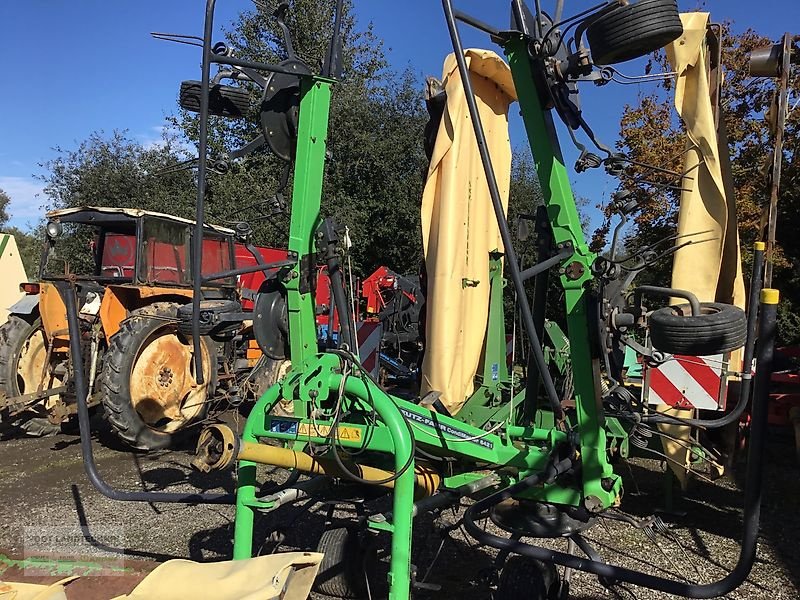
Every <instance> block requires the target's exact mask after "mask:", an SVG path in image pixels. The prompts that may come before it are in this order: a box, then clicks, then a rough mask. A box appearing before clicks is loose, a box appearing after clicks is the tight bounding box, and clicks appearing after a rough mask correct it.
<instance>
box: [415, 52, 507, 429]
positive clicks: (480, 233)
mask: <svg viewBox="0 0 800 600" xmlns="http://www.w3.org/2000/svg"><path fill="white" fill-rule="evenodd" d="M465 56H466V59H467V64H468V68H469V72H470V80H471V81H472V85H473V88H474V90H475V96H476V98H475V100H476V103H477V105H478V111H479V114H480V117H481V122H482V123H483V127H484V131H485V133H486V142H487V146H488V149H489V153H490V155H491V158H492V166H493V168H494V173H495V176H496V178H497V185H498V187H499V189H500V195H501V199H502V201H503V204H504V207H505V206H506V204H507V203H508V187H509V181H510V178H511V144H510V142H509V137H508V107H509V104H510V103H511V102H512V101H514V100H515V99H516V92H515V90H514V82H513V79H512V77H511V70H510V69H509V68H508V65H507V64H506V63H505V62H504V61H503V59H501V58H500V57H499V56H498V55H497V54H495V53H494V52H490V51H488V50H476V49H470V50H467V51H466V52H465ZM442 82H443V84H444V88H445V91H446V92H447V106H446V108H445V112H444V116H443V117H442V122H441V125H440V127H439V131H438V133H437V136H436V143H435V145H434V148H433V155H432V157H431V164H430V168H429V169H428V178H427V181H426V183H425V191H424V193H423V195H422V242H423V246H424V248H425V267H426V270H427V277H428V292H427V299H426V304H427V307H428V313H427V324H426V350H425V359H424V361H423V365H422V385H421V391H420V394H421V395H422V396H424V395H425V394H427V393H428V392H430V391H437V392H440V393H441V396H440V400H441V401H442V403H443V404H444V405H445V406H446V407H447V410H448V411H449V412H450V413H451V414H456V413H457V412H458V411H459V410H460V409H461V407H462V406H463V405H464V402H465V401H466V399H467V398H468V397H469V396H470V395H471V394H472V392H473V390H474V383H473V380H474V378H475V373H476V372H477V369H478V365H479V363H480V360H481V352H482V350H483V339H484V336H485V335H486V322H487V319H488V309H489V252H491V251H493V250H500V251H502V249H503V244H502V242H501V240H500V232H499V230H498V227H497V221H496V219H495V215H494V210H493V208H492V202H491V198H490V196H489V190H488V187H487V183H486V176H485V175H484V171H483V166H482V165H481V160H480V155H479V154H478V146H477V143H476V142H475V134H474V131H473V128H472V120H471V119H470V116H469V111H468V108H467V103H466V99H465V95H464V88H463V85H462V83H461V77H460V76H459V72H458V68H457V64H456V60H455V55H454V54H451V55H450V56H448V57H447V58H446V59H445V61H444V67H443V75H442ZM465 282H470V285H464V283H465Z"/></svg>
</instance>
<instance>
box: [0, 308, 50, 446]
mask: <svg viewBox="0 0 800 600" xmlns="http://www.w3.org/2000/svg"><path fill="white" fill-rule="evenodd" d="M46 362H47V341H46V339H45V335H44V329H43V328H42V320H41V318H35V319H33V320H31V321H28V320H26V319H23V318H22V317H20V316H17V315H10V316H9V317H8V321H6V322H5V323H4V324H3V325H2V327H0V392H2V393H3V394H5V395H6V397H7V398H14V397H16V396H21V395H22V394H30V393H33V392H36V391H37V390H38V389H39V386H40V385H41V388H42V389H43V390H47V389H50V388H54V387H59V386H61V385H63V384H62V381H61V380H60V379H58V378H57V377H56V376H55V375H53V374H52V370H51V369H49V368H48V369H45V367H46V364H45V363H46ZM43 378H44V380H43ZM57 398H58V397H57V396H51V397H49V398H45V399H43V400H41V401H39V402H38V403H36V404H35V405H33V406H31V407H30V409H29V410H26V411H25V412H24V413H20V414H18V415H15V416H14V417H12V418H11V419H10V420H9V424H10V425H11V426H12V427H14V428H15V429H19V430H21V431H23V432H25V433H26V434H28V435H31V436H35V437H44V436H48V435H55V434H56V433H59V432H60V431H61V425H59V424H56V423H52V422H51V421H50V420H49V419H48V418H47V412H48V406H49V405H50V403H52V402H53V401H54V400H57Z"/></svg>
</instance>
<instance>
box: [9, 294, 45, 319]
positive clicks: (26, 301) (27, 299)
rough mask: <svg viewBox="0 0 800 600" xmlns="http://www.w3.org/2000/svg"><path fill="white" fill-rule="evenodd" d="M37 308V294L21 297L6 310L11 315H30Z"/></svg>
mask: <svg viewBox="0 0 800 600" xmlns="http://www.w3.org/2000/svg"><path fill="white" fill-rule="evenodd" d="M38 308H39V294H29V295H27V296H23V297H22V298H20V299H19V300H17V301H16V302H15V303H14V304H12V305H11V306H10V307H9V308H8V312H9V313H11V314H12V315H32V314H33V311H35V310H37V309H38Z"/></svg>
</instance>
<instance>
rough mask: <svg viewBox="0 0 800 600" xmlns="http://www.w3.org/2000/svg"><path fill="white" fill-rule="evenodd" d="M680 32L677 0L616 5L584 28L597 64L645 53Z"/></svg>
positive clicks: (618, 60) (672, 38)
mask: <svg viewBox="0 0 800 600" xmlns="http://www.w3.org/2000/svg"><path fill="white" fill-rule="evenodd" d="M681 35H683V25H682V23H681V18H680V15H679V13H678V3H677V0H639V1H638V2H635V3H632V4H628V5H626V6H619V7H618V8H615V9H613V10H611V11H610V12H608V13H606V14H605V15H603V16H601V17H599V18H598V19H597V20H596V21H594V22H593V23H592V24H591V25H589V27H588V28H587V29H586V39H587V40H588V42H589V47H590V48H591V51H592V62H594V64H596V65H613V64H616V63H621V62H625V61H627V60H633V59H634V58H639V57H641V56H646V55H647V54H650V53H651V52H654V51H656V50H658V49H659V48H663V47H664V46H666V45H667V44H669V43H670V42H673V41H675V40H676V39H678V38H679V37H680V36H681Z"/></svg>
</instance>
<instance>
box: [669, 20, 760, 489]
mask: <svg viewBox="0 0 800 600" xmlns="http://www.w3.org/2000/svg"><path fill="white" fill-rule="evenodd" d="M681 21H682V22H683V35H682V36H681V37H680V38H678V39H677V40H675V41H674V42H672V43H671V44H670V45H668V46H667V47H666V52H667V59H668V60H669V62H670V64H671V65H672V68H673V70H674V71H676V72H677V73H678V77H677V81H676V85H675V108H676V110H677V111H678V114H679V115H680V117H681V119H682V120H683V123H684V126H685V128H686V134H687V138H688V139H687V152H686V155H685V157H686V158H685V162H684V166H683V173H685V176H684V178H683V181H682V182H681V187H682V188H683V189H684V191H683V192H682V193H681V202H680V210H679V212H678V232H677V233H678V234H679V235H682V236H683V235H689V234H696V233H699V232H704V231H708V232H710V233H705V234H703V235H701V236H695V238H694V239H698V238H701V239H708V238H713V239H712V240H711V241H707V242H704V243H702V244H692V245H689V246H686V247H684V248H681V249H680V250H678V251H677V252H676V253H675V258H674V262H673V267H672V287H674V288H678V289H684V290H688V291H690V292H692V293H694V294H695V295H696V296H697V297H698V299H699V300H700V301H701V302H715V301H716V302H724V303H727V304H734V305H736V306H738V307H740V308H744V300H745V289H744V279H743V277H742V261H741V255H740V250H739V233H738V227H737V219H736V199H735V197H734V194H733V187H732V183H731V179H730V177H731V175H730V164H729V157H728V146H727V135H726V134H725V130H724V119H719V122H720V130H719V131H718V130H717V128H716V126H715V118H714V112H713V107H712V105H711V92H710V89H709V83H708V80H709V77H708V69H707V60H706V59H707V53H708V47H707V44H706V29H707V26H708V23H709V14H708V13H703V12H692V13H683V14H681ZM690 239H692V238H691V237H683V238H681V239H680V240H678V243H682V242H685V241H687V240H690ZM740 363H741V353H740V352H737V353H734V354H733V355H732V356H731V360H730V364H731V366H732V367H733V368H737V367H738V365H740ZM659 410H660V411H661V412H666V413H670V414H678V415H680V414H683V415H684V416H686V415H688V416H690V417H691V416H692V411H686V410H680V409H671V408H669V407H664V408H660V409H659ZM659 429H660V430H662V431H663V432H665V433H668V434H669V435H671V436H673V437H677V438H679V439H680V440H682V441H681V442H680V443H678V442H673V441H669V440H665V439H663V443H664V451H665V453H666V454H667V456H669V457H670V459H671V462H670V467H671V468H672V470H673V472H674V473H675V475H676V476H677V478H678V480H679V481H680V483H681V486H682V487H683V488H685V487H686V484H687V472H686V468H687V467H688V465H689V458H690V457H689V450H688V449H687V446H688V443H687V442H688V439H689V434H690V432H691V429H690V428H689V427H683V426H675V425H659ZM681 465H683V466H681Z"/></svg>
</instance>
